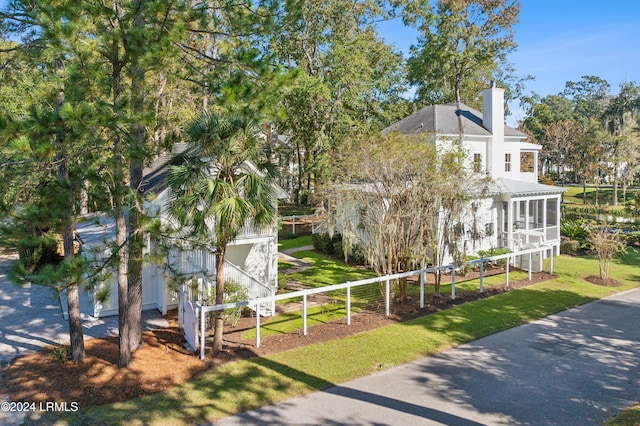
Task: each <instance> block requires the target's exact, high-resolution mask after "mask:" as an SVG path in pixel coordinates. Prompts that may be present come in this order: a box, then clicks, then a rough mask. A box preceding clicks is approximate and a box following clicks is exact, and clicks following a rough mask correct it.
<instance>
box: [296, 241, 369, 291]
mask: <svg viewBox="0 0 640 426" xmlns="http://www.w3.org/2000/svg"><path fill="white" fill-rule="evenodd" d="M293 256H294V257H296V258H298V259H303V260H306V261H307V262H309V263H311V264H312V265H313V267H312V268H310V269H307V270H306V271H301V272H296V273H293V274H288V275H287V276H288V277H290V279H291V280H294V281H299V282H301V283H304V284H305V285H308V286H310V287H324V286H328V285H333V284H341V283H344V282H347V281H357V280H362V279H365V278H372V277H375V276H376V274H375V273H374V272H373V271H370V270H368V269H365V268H361V267H353V266H350V265H347V264H346V263H344V262H342V261H340V260H337V259H334V258H332V257H329V256H326V255H324V254H322V253H317V252H314V251H307V250H305V251H300V252H297V253H295V254H294V255H293Z"/></svg>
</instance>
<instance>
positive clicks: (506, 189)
mask: <svg viewBox="0 0 640 426" xmlns="http://www.w3.org/2000/svg"><path fill="white" fill-rule="evenodd" d="M496 183H497V184H498V185H499V186H500V187H501V189H502V191H500V194H499V195H498V194H496V198H498V199H499V200H497V201H498V203H497V204H498V206H499V207H498V227H497V228H498V230H499V232H498V235H497V237H498V238H497V239H498V241H497V243H498V246H499V247H503V248H508V249H509V250H511V251H512V252H514V253H517V252H519V251H522V250H527V249H531V248H537V247H547V248H548V249H549V250H548V253H547V254H546V255H545V256H556V255H558V254H559V253H560V202H561V196H562V193H563V192H564V188H560V187H555V186H550V185H542V184H539V183H532V182H521V181H510V180H507V179H499V180H498V181H497V182H496ZM531 262H532V263H531V265H530V267H531V269H533V270H534V271H539V270H542V258H539V259H533V260H531ZM519 263H520V265H518V266H520V267H522V268H523V269H527V270H528V269H530V267H529V256H527V257H526V259H520V260H519Z"/></svg>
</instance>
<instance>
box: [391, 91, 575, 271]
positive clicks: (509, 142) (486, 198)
mask: <svg viewBox="0 0 640 426" xmlns="http://www.w3.org/2000/svg"><path fill="white" fill-rule="evenodd" d="M482 110H483V111H482V112H480V111H477V110H475V109H474V108H471V107H469V106H467V105H465V104H463V103H460V104H459V105H456V104H455V103H450V104H444V105H432V106H428V107H425V108H422V109H421V110H419V111H417V112H416V113H414V114H412V115H410V116H408V117H406V118H404V119H402V120H400V121H398V122H397V123H395V124H393V125H391V126H389V127H388V128H386V129H385V130H383V132H392V131H396V132H401V133H404V134H416V133H420V132H429V133H430V134H434V135H436V136H435V143H436V144H437V146H438V147H439V148H440V147H442V148H444V147H445V146H446V144H447V143H449V142H450V141H452V140H461V141H462V144H463V147H464V149H465V151H466V152H467V154H468V156H467V158H468V164H467V168H468V170H469V173H474V174H477V175H478V176H486V177H488V178H489V179H490V180H489V183H488V185H487V188H484V191H478V194H480V193H482V194H483V195H478V196H477V198H476V200H475V202H476V203H477V205H478V206H479V208H478V209H477V213H476V218H475V221H476V223H480V224H481V232H480V233H479V236H480V240H479V241H474V242H473V244H469V245H468V246H469V247H474V248H475V250H474V251H477V250H490V249H492V248H508V249H510V250H512V251H514V252H517V251H518V250H522V249H524V248H531V247H534V246H544V247H548V248H549V251H548V254H547V255H549V256H554V255H557V254H558V253H559V248H560V201H561V196H562V193H563V192H564V189H563V188H559V187H555V186H550V185H543V184H540V183H538V167H537V165H538V154H539V151H540V149H541V146H540V145H536V144H532V143H528V142H525V139H526V135H525V134H524V133H522V132H520V131H518V130H517V129H514V128H511V127H509V126H507V125H506V124H505V116H504V89H501V88H498V87H495V85H492V87H489V88H487V89H485V90H483V91H482ZM474 234H475V236H476V237H477V236H478V233H477V232H476V233H474ZM527 259H528V256H527ZM523 261H524V259H523ZM541 261H542V259H539V258H538V259H534V260H532V265H531V266H532V269H536V270H540V268H541V263H542V262H541ZM527 262H528V260H527ZM534 262H535V263H534ZM520 266H522V267H525V268H527V269H528V266H527V265H524V264H522V265H520Z"/></svg>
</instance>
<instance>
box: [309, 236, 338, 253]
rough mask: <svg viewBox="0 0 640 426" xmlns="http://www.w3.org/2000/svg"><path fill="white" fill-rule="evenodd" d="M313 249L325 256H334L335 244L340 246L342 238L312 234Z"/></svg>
mask: <svg viewBox="0 0 640 426" xmlns="http://www.w3.org/2000/svg"><path fill="white" fill-rule="evenodd" d="M311 238H312V240H313V248H314V249H316V250H318V251H320V252H322V253H326V254H335V247H336V244H335V243H337V242H340V244H342V237H341V236H340V235H338V234H336V235H334V236H333V237H330V236H329V234H313V236H312V237H311Z"/></svg>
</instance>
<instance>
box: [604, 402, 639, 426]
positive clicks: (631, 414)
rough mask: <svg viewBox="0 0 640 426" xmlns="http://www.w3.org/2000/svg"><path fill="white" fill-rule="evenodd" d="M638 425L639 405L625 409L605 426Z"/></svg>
mask: <svg viewBox="0 0 640 426" xmlns="http://www.w3.org/2000/svg"><path fill="white" fill-rule="evenodd" d="M638 425H640V404H636V405H634V406H632V407H629V408H627V409H626V410H625V411H623V412H622V413H620V415H618V416H616V417H614V418H613V419H611V420H609V421H608V422H607V423H606V426H638Z"/></svg>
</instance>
